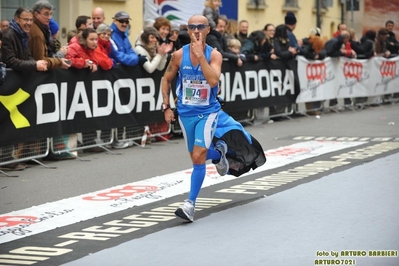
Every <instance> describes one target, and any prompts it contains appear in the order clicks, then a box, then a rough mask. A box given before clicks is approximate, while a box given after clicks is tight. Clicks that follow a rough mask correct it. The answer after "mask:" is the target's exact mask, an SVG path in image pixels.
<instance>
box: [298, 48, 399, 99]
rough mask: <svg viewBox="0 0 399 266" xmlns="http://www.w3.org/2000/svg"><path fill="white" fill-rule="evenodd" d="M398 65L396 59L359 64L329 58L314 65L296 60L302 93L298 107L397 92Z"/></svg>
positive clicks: (379, 58)
mask: <svg viewBox="0 0 399 266" xmlns="http://www.w3.org/2000/svg"><path fill="white" fill-rule="evenodd" d="M398 65H399V57H398V56H396V57H393V58H390V59H386V58H383V57H380V56H376V57H373V58H371V59H362V60H357V59H349V58H345V57H341V58H329V57H328V58H326V59H324V60H314V61H309V60H306V59H305V58H304V57H303V56H298V78H299V83H300V88H301V91H300V94H299V96H298V98H297V103H300V102H314V101H324V100H329V99H336V98H354V97H370V96H379V95H384V94H391V93H396V92H399V68H398Z"/></svg>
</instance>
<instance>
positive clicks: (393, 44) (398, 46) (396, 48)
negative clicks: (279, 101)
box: [385, 20, 399, 54]
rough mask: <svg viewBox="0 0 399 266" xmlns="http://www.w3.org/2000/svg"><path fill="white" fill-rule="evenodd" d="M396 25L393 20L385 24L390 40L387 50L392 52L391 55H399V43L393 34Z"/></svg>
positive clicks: (388, 39)
mask: <svg viewBox="0 0 399 266" xmlns="http://www.w3.org/2000/svg"><path fill="white" fill-rule="evenodd" d="M394 27H395V24H394V23H393V21H392V20H388V21H387V22H386V23H385V28H387V30H388V38H387V40H386V42H387V49H388V50H389V51H390V52H391V54H398V53H399V41H398V40H397V39H396V36H395V33H394V32H393V28H394Z"/></svg>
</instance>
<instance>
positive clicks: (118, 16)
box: [113, 11, 130, 19]
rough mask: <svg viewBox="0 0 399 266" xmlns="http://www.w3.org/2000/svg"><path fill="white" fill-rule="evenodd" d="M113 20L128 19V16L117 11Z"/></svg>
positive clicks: (123, 12)
mask: <svg viewBox="0 0 399 266" xmlns="http://www.w3.org/2000/svg"><path fill="white" fill-rule="evenodd" d="M113 19H130V16H129V14H128V13H126V12H125V11H119V12H118V13H116V14H115V16H114V17H113Z"/></svg>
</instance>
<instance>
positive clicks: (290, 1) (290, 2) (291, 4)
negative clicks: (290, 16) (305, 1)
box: [285, 0, 299, 7]
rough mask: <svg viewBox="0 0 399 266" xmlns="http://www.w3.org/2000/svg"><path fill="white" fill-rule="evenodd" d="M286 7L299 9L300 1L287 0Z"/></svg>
mask: <svg viewBox="0 0 399 266" xmlns="http://www.w3.org/2000/svg"><path fill="white" fill-rule="evenodd" d="M285 7H299V5H298V0H285Z"/></svg>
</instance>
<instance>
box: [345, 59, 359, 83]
mask: <svg viewBox="0 0 399 266" xmlns="http://www.w3.org/2000/svg"><path fill="white" fill-rule="evenodd" d="M343 71H344V76H345V78H347V79H353V78H354V79H356V80H357V81H360V79H361V78H362V75H363V64H362V63H359V62H345V63H344V68H343Z"/></svg>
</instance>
